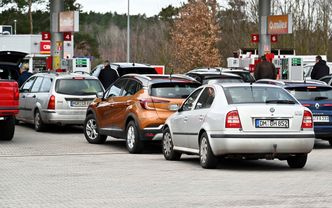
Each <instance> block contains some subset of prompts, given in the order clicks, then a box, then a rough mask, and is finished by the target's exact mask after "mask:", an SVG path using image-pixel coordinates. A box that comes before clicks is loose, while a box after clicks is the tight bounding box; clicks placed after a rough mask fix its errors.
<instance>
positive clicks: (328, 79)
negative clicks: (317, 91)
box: [322, 78, 331, 84]
mask: <svg viewBox="0 0 332 208" xmlns="http://www.w3.org/2000/svg"><path fill="white" fill-rule="evenodd" d="M330 79H331V78H324V79H322V81H323V82H325V83H327V84H328V83H329V81H330Z"/></svg>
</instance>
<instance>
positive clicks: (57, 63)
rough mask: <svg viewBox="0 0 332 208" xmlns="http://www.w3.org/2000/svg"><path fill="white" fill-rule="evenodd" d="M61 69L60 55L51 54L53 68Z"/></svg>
mask: <svg viewBox="0 0 332 208" xmlns="http://www.w3.org/2000/svg"><path fill="white" fill-rule="evenodd" d="M57 69H61V59H60V56H53V70H57Z"/></svg>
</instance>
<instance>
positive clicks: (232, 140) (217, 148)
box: [209, 134, 315, 156]
mask: <svg viewBox="0 0 332 208" xmlns="http://www.w3.org/2000/svg"><path fill="white" fill-rule="evenodd" d="M209 137H210V139H209V141H210V145H211V149H212V151H213V153H214V154H215V155H216V156H218V155H225V154H270V153H271V154H295V153H309V152H311V150H312V149H313V146H314V142H315V136H314V134H293V135H289V134H282V135H268V134H251V135H244V134H243V135H242V134H209Z"/></svg>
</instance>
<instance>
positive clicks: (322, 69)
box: [311, 56, 330, 79]
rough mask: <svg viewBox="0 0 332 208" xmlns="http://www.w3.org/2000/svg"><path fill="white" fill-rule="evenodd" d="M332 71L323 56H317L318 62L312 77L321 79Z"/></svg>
mask: <svg viewBox="0 0 332 208" xmlns="http://www.w3.org/2000/svg"><path fill="white" fill-rule="evenodd" d="M329 73H330V68H329V67H328V66H327V65H326V61H324V60H323V59H322V57H321V56H316V64H315V66H314V67H313V69H312V72H311V79H320V78H322V77H324V76H326V75H328V74H329Z"/></svg>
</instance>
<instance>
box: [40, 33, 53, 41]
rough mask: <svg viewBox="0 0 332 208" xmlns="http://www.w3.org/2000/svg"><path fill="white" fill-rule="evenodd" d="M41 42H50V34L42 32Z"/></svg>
mask: <svg viewBox="0 0 332 208" xmlns="http://www.w3.org/2000/svg"><path fill="white" fill-rule="evenodd" d="M42 40H51V33H50V32H42Z"/></svg>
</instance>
